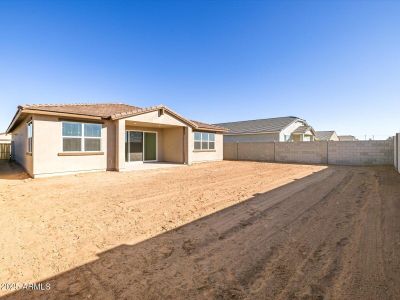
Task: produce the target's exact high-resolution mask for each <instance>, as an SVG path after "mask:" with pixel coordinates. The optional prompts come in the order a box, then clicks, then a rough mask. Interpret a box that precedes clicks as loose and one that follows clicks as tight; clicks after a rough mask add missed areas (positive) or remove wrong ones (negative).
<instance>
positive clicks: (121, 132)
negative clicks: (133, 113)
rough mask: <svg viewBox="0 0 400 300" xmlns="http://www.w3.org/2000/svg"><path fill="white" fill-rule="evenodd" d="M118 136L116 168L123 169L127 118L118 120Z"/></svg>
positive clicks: (116, 133)
mask: <svg viewBox="0 0 400 300" xmlns="http://www.w3.org/2000/svg"><path fill="white" fill-rule="evenodd" d="M115 131H116V132H115V136H116V142H115V145H116V147H115V148H116V151H115V152H116V158H115V161H116V169H117V171H122V170H123V169H125V120H124V119H122V120H118V121H117V122H116V128H115Z"/></svg>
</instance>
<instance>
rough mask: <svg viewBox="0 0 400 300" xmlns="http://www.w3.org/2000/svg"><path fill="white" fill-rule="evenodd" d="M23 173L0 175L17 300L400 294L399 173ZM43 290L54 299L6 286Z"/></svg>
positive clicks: (202, 168) (235, 165)
mask: <svg viewBox="0 0 400 300" xmlns="http://www.w3.org/2000/svg"><path fill="white" fill-rule="evenodd" d="M14 171H15V170H14V168H10V167H8V166H6V165H4V164H3V165H0V212H1V214H0V228H1V229H0V230H1V235H0V284H2V289H1V291H0V293H1V294H0V295H3V297H4V299H35V298H37V299H65V298H77V299H81V298H85V299H242V298H245V299H399V298H400V175H399V174H397V173H395V172H394V171H393V170H392V169H391V168H390V167H370V168H369V167H358V168H356V167H325V166H309V165H308V166H307V165H290V164H273V163H256V162H219V163H209V164H200V165H195V166H192V167H179V168H173V169H165V170H151V171H140V172H129V173H114V172H107V173H92V174H81V175H75V176H66V177H56V178H47V179H35V180H32V179H27V178H26V177H24V176H23V175H21V174H19V175H15V172H14ZM31 282H34V283H38V282H40V283H42V284H43V286H42V287H43V288H44V289H45V287H47V286H45V284H50V290H45V291H34V292H32V291H28V290H19V291H12V290H10V289H8V290H7V289H5V287H4V283H31ZM37 287H38V286H37ZM2 299H3V298H2Z"/></svg>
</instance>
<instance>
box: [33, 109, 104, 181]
mask: <svg viewBox="0 0 400 300" xmlns="http://www.w3.org/2000/svg"><path fill="white" fill-rule="evenodd" d="M33 120H34V125H33V126H34V133H33V135H34V139H33V144H34V146H33V166H34V168H33V175H34V177H42V176H52V175H62V174H68V173H76V172H90V171H105V170H106V169H107V150H108V149H107V124H103V128H102V130H101V134H102V140H101V150H102V152H103V154H101V155H82V156H59V155H58V154H59V153H62V152H63V149H62V121H60V120H59V119H58V117H54V116H45V115H34V116H33ZM76 121H79V120H76Z"/></svg>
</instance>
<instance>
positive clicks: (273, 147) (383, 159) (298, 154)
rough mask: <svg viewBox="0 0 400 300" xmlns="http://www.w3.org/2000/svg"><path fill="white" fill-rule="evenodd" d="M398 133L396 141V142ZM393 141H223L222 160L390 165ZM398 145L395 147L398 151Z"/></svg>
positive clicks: (391, 162) (392, 154) (392, 155)
mask: <svg viewBox="0 0 400 300" xmlns="http://www.w3.org/2000/svg"><path fill="white" fill-rule="evenodd" d="M399 136H400V135H397V139H396V140H397V141H398V142H399ZM394 146H395V143H394V142H393V141H391V140H387V141H346V142H344V141H343V142H336V141H329V142H326V141H320V142H289V143H285V142H260V143H255V142H249V143H224V159H225V160H253V161H269V162H292V163H307V164H332V165H353V166H363V165H393V161H394V159H393V157H394V152H395V151H394ZM399 148H400V147H397V148H396V149H397V155H399V152H398V150H399Z"/></svg>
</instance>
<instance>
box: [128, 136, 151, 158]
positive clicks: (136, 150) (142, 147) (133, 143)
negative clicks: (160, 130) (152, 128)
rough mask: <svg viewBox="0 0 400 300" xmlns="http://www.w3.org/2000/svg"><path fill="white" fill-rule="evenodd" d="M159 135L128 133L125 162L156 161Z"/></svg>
mask: <svg viewBox="0 0 400 300" xmlns="http://www.w3.org/2000/svg"><path fill="white" fill-rule="evenodd" d="M156 160H157V134H156V133H155V132H142V131H126V134H125V161H126V162H135V161H156Z"/></svg>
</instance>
